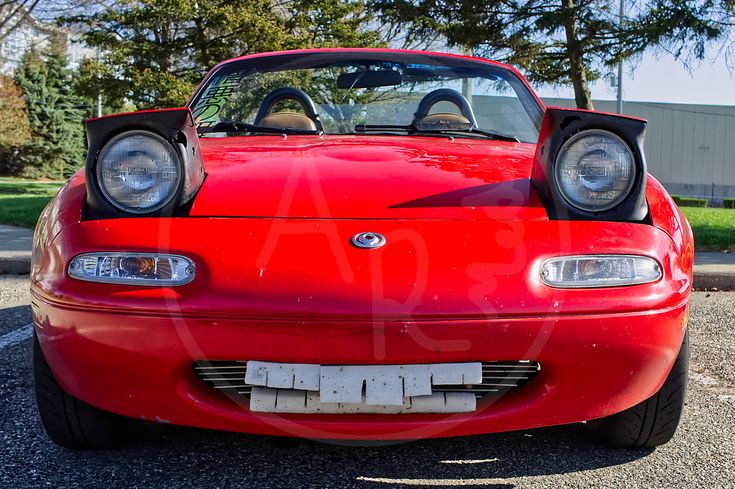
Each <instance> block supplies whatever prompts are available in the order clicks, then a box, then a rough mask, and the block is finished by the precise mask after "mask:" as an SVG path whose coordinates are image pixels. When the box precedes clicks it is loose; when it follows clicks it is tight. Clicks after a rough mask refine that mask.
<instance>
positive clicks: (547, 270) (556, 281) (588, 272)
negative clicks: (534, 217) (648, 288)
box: [541, 255, 662, 288]
mask: <svg viewBox="0 0 735 489" xmlns="http://www.w3.org/2000/svg"><path fill="white" fill-rule="evenodd" d="M661 275H662V273H661V266H660V265H659V264H658V262H657V261H656V260H654V259H652V258H648V257H646V256H635V255H582V256H562V257H558V258H552V259H550V260H546V261H545V262H544V263H543V264H542V265H541V280H542V281H543V282H544V283H545V284H546V285H550V286H552V287H559V288H595V287H615V286H619V285H636V284H645V283H649V282H655V281H657V280H658V279H660V278H661Z"/></svg>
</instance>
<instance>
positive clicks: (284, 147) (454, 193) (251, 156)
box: [190, 136, 546, 219]
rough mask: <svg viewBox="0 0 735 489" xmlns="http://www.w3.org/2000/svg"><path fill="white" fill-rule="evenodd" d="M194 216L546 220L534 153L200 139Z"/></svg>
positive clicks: (437, 143)
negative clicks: (534, 179)
mask: <svg viewBox="0 0 735 489" xmlns="http://www.w3.org/2000/svg"><path fill="white" fill-rule="evenodd" d="M201 147H202V155H203V158H204V167H205V169H206V172H207V178H206V180H205V181H204V184H203V186H202V188H201V190H200V191H199V194H198V195H197V197H196V200H195V202H194V205H193V207H192V209H191V213H190V215H192V216H233V217H235V216H237V217H246V216H248V217H284V218H322V219H442V218H444V219H482V218H485V219H487V218H491V219H546V212H545V211H544V209H543V206H542V205H541V203H540V201H539V199H538V197H537V196H536V194H535V192H534V191H533V189H532V187H531V184H530V181H529V177H530V175H531V164H532V159H533V152H534V149H535V146H534V145H531V144H521V143H508V142H499V141H487V140H470V139H465V138H456V139H454V140H449V139H445V138H436V137H408V136H405V137H404V136H322V137H319V136H289V137H288V138H281V137H278V136H259V137H255V136H249V137H231V138H203V139H201Z"/></svg>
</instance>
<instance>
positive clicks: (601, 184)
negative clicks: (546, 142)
mask: <svg viewBox="0 0 735 489" xmlns="http://www.w3.org/2000/svg"><path fill="white" fill-rule="evenodd" d="M635 177H636V164H635V157H634V156H633V152H632V151H631V150H630V148H629V147H628V145H627V144H625V141H623V140H622V139H620V138H619V137H618V136H616V135H615V134H613V133H611V132H608V131H602V130H596V129H591V130H587V131H581V132H579V133H577V134H575V135H574V136H572V137H571V138H569V140H568V141H567V142H566V143H564V145H563V146H562V147H561V149H560V150H559V155H558V156H557V159H556V170H555V178H556V184H557V187H558V188H559V191H560V192H561V195H562V197H564V199H565V200H566V201H567V202H569V203H570V204H571V205H572V206H574V207H576V208H578V209H581V210H583V211H589V212H601V211H606V210H608V209H612V208H613V207H615V206H616V205H618V204H620V203H621V202H622V201H623V200H624V199H625V198H626V197H627V196H628V194H629V193H630V191H631V189H632V188H633V183H634V182H635Z"/></svg>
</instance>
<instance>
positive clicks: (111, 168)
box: [96, 131, 182, 214]
mask: <svg viewBox="0 0 735 489" xmlns="http://www.w3.org/2000/svg"><path fill="white" fill-rule="evenodd" d="M96 174H97V182H98V184H99V187H100V190H101V191H102V194H103V195H104V196H105V198H106V199H107V200H108V201H110V203H111V204H112V205H114V206H115V207H117V208H118V209H120V210H122V211H125V212H130V213H133V214H145V213H148V212H154V211H157V210H159V209H161V208H163V207H165V206H166V205H167V204H168V203H170V202H171V200H172V199H173V198H174V197H175V196H176V192H177V190H178V189H179V186H180V184H181V178H182V174H181V163H180V160H179V156H178V154H177V153H176V150H175V149H174V147H173V146H172V145H171V144H169V143H168V142H167V141H166V140H165V139H163V138H162V137H160V136H158V135H157V134H154V133H151V132H147V131H127V132H124V133H122V134H119V135H118V136H115V137H114V138H112V139H111V140H110V141H108V142H107V144H105V146H104V147H103V148H102V151H100V155H99V157H98V158H97V168H96Z"/></svg>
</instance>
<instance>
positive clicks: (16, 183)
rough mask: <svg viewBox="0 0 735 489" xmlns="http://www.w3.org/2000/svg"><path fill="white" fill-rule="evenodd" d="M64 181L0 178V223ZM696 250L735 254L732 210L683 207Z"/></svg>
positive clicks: (37, 205)
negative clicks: (731, 252)
mask: <svg viewBox="0 0 735 489" xmlns="http://www.w3.org/2000/svg"><path fill="white" fill-rule="evenodd" d="M61 185H63V182H39V181H35V180H22V179H19V178H9V177H0V223H2V224H14V225H16V226H23V227H27V228H33V227H35V226H36V221H37V220H38V216H39V215H40V214H41V211H42V210H43V208H44V207H45V206H46V203H47V202H48V201H49V200H51V198H52V197H53V196H54V195H56V192H57V190H58V189H59V187H61ZM681 210H682V211H683V212H684V214H685V215H686V216H687V219H689V223H690V224H691V225H692V229H693V230H694V241H695V245H696V248H697V249H698V250H712V251H719V250H726V249H729V250H733V251H735V209H711V208H699V207H682V208H681Z"/></svg>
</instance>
